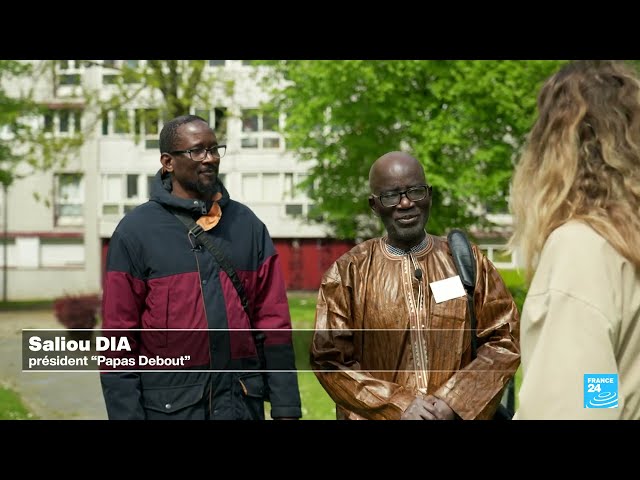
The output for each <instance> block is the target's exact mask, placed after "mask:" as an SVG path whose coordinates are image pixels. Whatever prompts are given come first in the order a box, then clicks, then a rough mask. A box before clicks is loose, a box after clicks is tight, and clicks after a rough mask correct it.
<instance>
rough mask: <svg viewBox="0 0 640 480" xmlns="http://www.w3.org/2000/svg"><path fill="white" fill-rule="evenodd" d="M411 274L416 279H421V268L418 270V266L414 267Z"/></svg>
mask: <svg viewBox="0 0 640 480" xmlns="http://www.w3.org/2000/svg"><path fill="white" fill-rule="evenodd" d="M413 275H414V276H415V277H416V279H417V280H418V281H420V280H422V270H420V269H419V268H416V271H415V272H413Z"/></svg>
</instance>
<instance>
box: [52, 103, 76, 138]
mask: <svg viewBox="0 0 640 480" xmlns="http://www.w3.org/2000/svg"><path fill="white" fill-rule="evenodd" d="M81 122H82V111H81V110H79V109H77V108H50V109H49V110H48V111H46V112H45V113H44V114H43V129H44V131H45V132H49V133H53V134H55V135H62V136H66V135H71V134H73V133H80V131H81V127H82V124H81Z"/></svg>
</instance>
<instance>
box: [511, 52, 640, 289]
mask: <svg viewBox="0 0 640 480" xmlns="http://www.w3.org/2000/svg"><path fill="white" fill-rule="evenodd" d="M510 207H511V211H512V213H513V215H514V222H515V227H514V233H513V235H512V237H511V239H510V246H511V248H512V249H513V248H515V247H516V246H519V247H520V252H521V254H522V255H523V259H524V265H525V269H526V271H527V279H528V280H529V281H530V280H531V277H532V275H533V272H534V270H535V268H536V266H537V264H538V259H539V256H540V252H541V250H542V247H543V246H544V243H545V241H546V240H547V237H548V236H549V235H550V234H551V232H552V231H553V230H554V229H556V228H557V227H559V226H560V225H562V224H564V223H565V222H567V221H569V220H580V221H583V222H585V223H587V224H588V225H590V226H591V228H593V229H594V230H596V231H597V232H598V233H599V234H600V235H601V236H602V237H604V238H605V239H606V240H607V241H608V242H609V243H610V244H611V245H612V246H613V247H614V248H615V249H616V250H617V251H618V252H619V253H620V254H621V255H623V256H624V257H626V258H627V259H629V260H630V261H631V262H632V263H633V264H635V265H636V267H640V80H639V79H638V76H637V74H636V72H635V71H634V70H633V69H631V67H629V66H628V65H626V64H623V63H620V62H612V61H577V62H571V63H569V64H567V65H565V66H564V67H563V68H562V69H560V70H559V71H558V72H557V73H556V74H554V75H553V76H551V77H550V78H549V79H548V80H547V81H546V82H545V84H544V85H543V87H542V89H541V90H540V93H539V95H538V118H537V120H536V121H535V123H534V125H533V127H532V129H531V131H530V132H529V137H528V139H527V143H526V145H525V149H524V152H523V154H522V156H521V158H520V161H519V162H518V164H517V166H516V170H515V173H514V177H513V181H512V187H511V199H510Z"/></svg>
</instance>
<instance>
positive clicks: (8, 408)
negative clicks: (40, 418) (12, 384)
mask: <svg viewBox="0 0 640 480" xmlns="http://www.w3.org/2000/svg"><path fill="white" fill-rule="evenodd" d="M36 419H37V417H36V416H34V415H33V414H31V412H29V410H27V408H26V407H25V406H24V405H23V403H22V400H21V399H20V396H19V395H18V394H17V393H16V392H14V391H13V390H10V389H8V388H3V387H0V420H36Z"/></svg>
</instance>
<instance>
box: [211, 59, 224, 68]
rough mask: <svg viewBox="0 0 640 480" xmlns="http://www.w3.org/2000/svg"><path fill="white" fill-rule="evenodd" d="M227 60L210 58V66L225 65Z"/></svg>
mask: <svg viewBox="0 0 640 480" xmlns="http://www.w3.org/2000/svg"><path fill="white" fill-rule="evenodd" d="M224 64H225V60H209V66H210V67H224Z"/></svg>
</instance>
